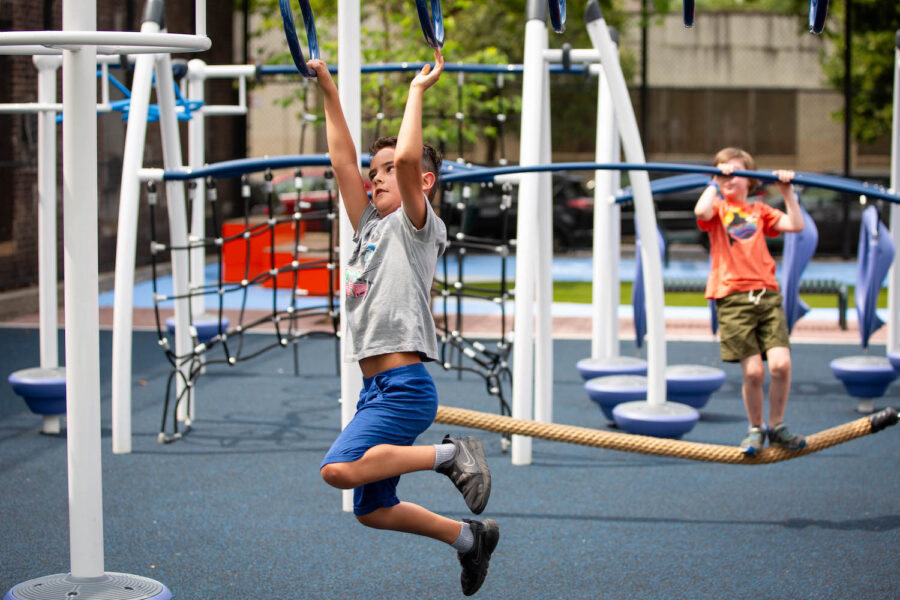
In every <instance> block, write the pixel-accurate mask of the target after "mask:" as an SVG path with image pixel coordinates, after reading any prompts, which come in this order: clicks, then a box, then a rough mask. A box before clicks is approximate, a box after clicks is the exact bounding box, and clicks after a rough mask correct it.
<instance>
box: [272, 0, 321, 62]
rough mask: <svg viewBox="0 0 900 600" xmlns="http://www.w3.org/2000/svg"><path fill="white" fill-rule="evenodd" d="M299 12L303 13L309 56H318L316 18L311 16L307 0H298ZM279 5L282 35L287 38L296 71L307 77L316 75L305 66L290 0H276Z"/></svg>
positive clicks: (311, 57)
mask: <svg viewBox="0 0 900 600" xmlns="http://www.w3.org/2000/svg"><path fill="white" fill-rule="evenodd" d="M299 2H300V12H301V13H302V14H303V23H304V24H305V25H306V42H307V44H308V45H309V58H310V59H313V58H319V38H318V37H317V36H316V20H315V19H314V18H313V14H312V9H311V8H310V7H309V0H299ZM278 3H279V5H280V7H281V21H282V23H283V24H284V35H285V37H286V38H287V44H288V47H289V48H290V49H291V56H292V57H293V58H294V64H295V65H296V66H297V71H299V72H300V74H301V75H303V76H304V77H306V78H307V79H312V78H313V77H315V76H316V73H315V71H312V70H310V68H309V67H307V66H306V61H305V60H304V59H303V51H302V50H301V49H300V40H299V39H298V38H297V28H296V27H295V26H294V15H293V14H292V12H291V0H278Z"/></svg>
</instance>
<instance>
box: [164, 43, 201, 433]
mask: <svg viewBox="0 0 900 600" xmlns="http://www.w3.org/2000/svg"><path fill="white" fill-rule="evenodd" d="M156 100H157V102H158V103H159V126H160V134H161V136H160V137H161V139H162V151H163V165H164V167H165V169H166V170H167V171H178V170H181V169H182V168H183V166H184V165H183V163H182V157H181V138H180V136H179V131H178V115H177V114H176V112H175V82H174V79H173V77H172V57H171V55H169V54H157V55H156ZM166 208H167V213H168V216H169V245H170V246H174V247H181V248H184V247H185V246H187V243H188V234H187V207H186V202H185V197H184V182H181V181H167V182H166ZM171 255H172V294H173V296H181V298H178V299H177V300H175V354H176V355H177V356H180V357H185V356H187V355H188V354H190V352H191V351H192V349H193V346H192V344H191V331H190V328H191V321H190V302H189V301H188V298H187V293H188V291H189V287H188V257H187V253H186V252H185V251H183V250H179V251H174V252H172V253H171ZM178 369H179V371H180V372H181V375H180V376H178V377H176V378H175V391H176V394H177V397H182V394H187V393H189V391H188V390H187V389H186V388H187V387H189V383H185V382H186V381H187V380H188V378H189V365H188V364H184V365H181V366H179V367H178ZM191 392H192V391H191ZM185 398H186V396H185ZM191 398H192V401H193V402H196V400H197V398H196V394H195V393H192V395H191ZM177 418H178V420H179V421H183V422H185V423H188V424H189V423H190V419H189V416H188V414H187V403H186V402H184V401H182V402H181V403H180V404H179V405H178V411H177Z"/></svg>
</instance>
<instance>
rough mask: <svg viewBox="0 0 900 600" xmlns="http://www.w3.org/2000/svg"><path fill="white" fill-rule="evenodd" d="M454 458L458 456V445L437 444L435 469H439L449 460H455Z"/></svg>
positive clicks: (435, 447) (435, 448)
mask: <svg viewBox="0 0 900 600" xmlns="http://www.w3.org/2000/svg"><path fill="white" fill-rule="evenodd" d="M454 456H456V444H435V445H434V467H433V468H435V469H437V468H438V467H439V466H441V465H442V464H444V463H445V462H447V461H448V460H453V457H454Z"/></svg>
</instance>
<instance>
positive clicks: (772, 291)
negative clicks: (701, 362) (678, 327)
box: [694, 148, 806, 455]
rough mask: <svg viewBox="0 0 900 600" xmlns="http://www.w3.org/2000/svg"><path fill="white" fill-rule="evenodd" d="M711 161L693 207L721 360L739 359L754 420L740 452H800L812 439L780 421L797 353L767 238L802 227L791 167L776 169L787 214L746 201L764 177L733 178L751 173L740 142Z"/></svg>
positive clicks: (749, 413)
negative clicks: (712, 171) (705, 238)
mask: <svg viewBox="0 0 900 600" xmlns="http://www.w3.org/2000/svg"><path fill="white" fill-rule="evenodd" d="M713 165H714V166H716V167H717V168H718V169H719V170H720V171H722V174H721V175H717V176H715V177H713V182H712V183H711V184H710V185H709V187H707V188H706V189H705V190H704V191H703V194H701V196H700V199H699V200H697V204H696V206H695V207H694V214H695V215H696V216H697V224H698V225H699V227H700V229H702V230H703V231H706V232H707V233H708V235H709V242H710V254H711V256H712V266H711V269H710V273H709V280H708V281H707V285H706V297H707V298H709V299H715V301H716V311H717V314H718V319H719V334H720V342H721V347H722V360H724V361H726V362H740V363H741V370H742V372H743V383H742V386H741V391H742V394H743V398H744V408H745V409H746V411H747V418H748V419H749V420H750V429H749V431H748V433H747V437H746V438H744V440H743V441H742V442H741V446H740V447H741V451H742V452H743V453H745V454H748V455H752V454H755V453H757V452H758V451H760V450H761V449H762V447H763V446H764V445H765V441H766V433H767V431H768V437H769V441H770V443H771V444H772V445H774V446H780V447H782V448H787V449H788V450H800V449H801V448H803V447H804V446H806V439H805V438H804V437H803V436H801V435H798V434H796V433H791V432H790V431H789V430H788V428H787V426H785V424H784V422H783V421H782V419H783V418H784V410H785V406H786V405H787V399H788V394H789V392H790V388H791V351H790V341H789V338H788V328H787V319H786V317H785V314H784V309H783V308H782V297H781V293H780V292H779V288H778V282H777V280H776V279H775V260H774V259H773V258H772V255H771V254H770V253H769V250H768V248H767V247H766V240H765V236H769V237H775V236H777V235H778V234H779V233H783V232H796V231H802V230H803V215H802V213H801V212H800V205H799V204H798V202H797V197H796V196H795V195H794V192H793V189H792V188H791V184H790V182H791V180H792V179H793V178H794V172H793V171H775V174H776V175H777V176H778V182H777V183H776V185H777V186H778V189H779V190H780V191H781V194H782V196H784V204H785V207H786V208H787V214H785V213H783V212H782V211H780V210H778V209H775V208H772V207H770V206H769V205H767V204H765V203H764V202H754V203H752V204H748V203H747V196H748V194H749V193H750V192H752V191H753V190H754V189H755V188H756V186H757V185H758V182H757V181H756V180H755V179H748V178H746V177H735V176H732V175H731V173H733V172H734V171H735V169H738V170H747V171H753V170H755V169H756V164H755V161H754V160H753V157H752V156H750V154H749V153H747V152H745V151H744V150H741V149H739V148H725V149H723V150H720V151H719V153H718V154H716V157H715V159H714V160H713ZM763 361H767V362H768V363H769V375H770V376H771V383H770V385H769V421H768V428H766V426H765V424H764V421H763V382H764V381H765V377H766V373H765V367H764V366H763Z"/></svg>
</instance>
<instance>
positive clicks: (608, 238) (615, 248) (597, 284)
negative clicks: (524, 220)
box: [591, 66, 620, 358]
mask: <svg viewBox="0 0 900 600" xmlns="http://www.w3.org/2000/svg"><path fill="white" fill-rule="evenodd" d="M615 117H616V116H615V110H614V109H613V103H612V96H610V93H609V84H608V82H607V79H606V73H605V72H604V70H603V68H602V66H601V67H600V68H599V69H598V75H597V138H596V150H595V161H596V162H598V163H612V162H616V160H617V158H618V151H619V148H618V146H619V136H618V132H617V130H616V121H615ZM613 175H614V172H613V171H610V170H598V171H594V247H593V248H594V250H593V258H594V260H593V273H594V279H593V282H592V285H591V298H592V302H593V309H594V310H593V320H592V322H593V325H592V330H591V358H612V357H615V356H618V355H619V238H618V223H619V221H618V219H619V212H620V211H619V207H618V205H617V204H615V203H613V202H612V198H613V196H614V193H615V187H616V186H615V184H614V181H615V178H614V177H613Z"/></svg>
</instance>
